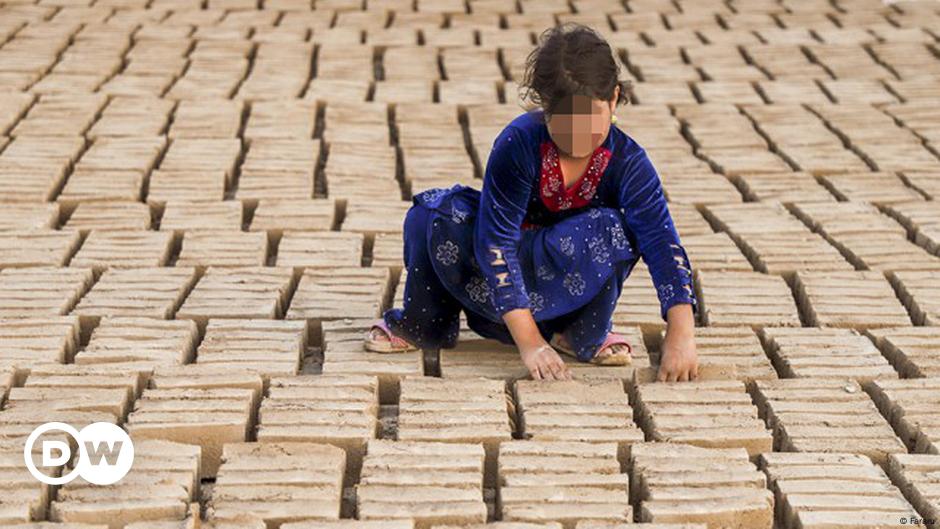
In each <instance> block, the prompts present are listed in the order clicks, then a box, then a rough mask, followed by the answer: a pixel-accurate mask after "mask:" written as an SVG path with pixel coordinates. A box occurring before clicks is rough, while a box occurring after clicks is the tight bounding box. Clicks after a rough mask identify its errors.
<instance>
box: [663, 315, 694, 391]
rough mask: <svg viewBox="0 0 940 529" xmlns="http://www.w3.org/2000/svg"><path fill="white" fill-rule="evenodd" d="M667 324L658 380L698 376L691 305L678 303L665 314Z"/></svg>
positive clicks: (686, 378)
mask: <svg viewBox="0 0 940 529" xmlns="http://www.w3.org/2000/svg"><path fill="white" fill-rule="evenodd" d="M666 318H667V320H668V322H669V323H668V325H667V326H666V337H665V338H664V339H663V345H662V349H661V351H662V355H661V356H660V358H659V373H658V374H657V376H656V379H657V380H658V381H660V382H676V381H681V382H685V381H687V380H695V379H696V378H698V352H697V351H696V350H695V318H694V317H693V314H692V307H691V306H690V305H689V304H687V303H678V304H676V305H673V306H672V307H670V308H669V311H668V312H667V314H666Z"/></svg>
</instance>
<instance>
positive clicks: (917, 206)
mask: <svg viewBox="0 0 940 529" xmlns="http://www.w3.org/2000/svg"><path fill="white" fill-rule="evenodd" d="M931 202H932V201H922V200H920V201H916V202H899V203H895V204H891V205H888V206H885V210H886V211H887V212H888V214H889V215H891V216H893V217H894V218H895V219H897V221H898V222H900V223H901V224H903V225H904V227H905V228H907V230H908V231H909V232H910V233H913V234H914V242H916V243H917V244H918V245H920V246H922V247H924V248H926V249H927V251H928V252H930V253H932V254H935V255H940V238H938V237H937V234H938V231H940V230H938V226H940V212H938V211H937V210H936V208H933V207H931V206H932V204H931Z"/></svg>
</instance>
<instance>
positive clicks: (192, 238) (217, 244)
mask: <svg viewBox="0 0 940 529" xmlns="http://www.w3.org/2000/svg"><path fill="white" fill-rule="evenodd" d="M267 261H268V234H267V232H242V231H217V230H198V231H187V232H186V234H185V235H184V236H183V243H182V248H181V249H180V254H179V257H178V258H177V261H176V264H177V265H178V266H194V267H197V268H205V267H208V266H213V267H250V266H264V265H265V264H267Z"/></svg>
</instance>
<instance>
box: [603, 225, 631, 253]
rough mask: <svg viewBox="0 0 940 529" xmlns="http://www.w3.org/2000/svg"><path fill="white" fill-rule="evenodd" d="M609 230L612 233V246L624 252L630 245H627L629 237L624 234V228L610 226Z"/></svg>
mask: <svg viewBox="0 0 940 529" xmlns="http://www.w3.org/2000/svg"><path fill="white" fill-rule="evenodd" d="M607 230H608V231H610V244H612V245H613V246H614V248H616V249H618V250H623V249H624V248H626V247H627V246H629V243H627V236H626V234H625V233H623V228H622V227H620V226H608V227H607Z"/></svg>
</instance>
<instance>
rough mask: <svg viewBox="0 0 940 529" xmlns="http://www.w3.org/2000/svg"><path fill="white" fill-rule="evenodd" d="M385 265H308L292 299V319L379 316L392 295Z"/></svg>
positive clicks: (290, 314)
mask: <svg viewBox="0 0 940 529" xmlns="http://www.w3.org/2000/svg"><path fill="white" fill-rule="evenodd" d="M389 283H390V276H389V271H388V269H383V268H362V267H347V268H332V269H308V270H306V271H305V272H304V274H303V276H302V277H301V279H300V283H299V284H298V285H297V292H295V293H294V297H293V299H292V300H291V306H290V310H288V312H287V318H288V319H316V320H331V319H337V318H364V317H378V316H380V315H381V313H380V311H381V308H382V306H383V302H384V300H385V299H387V298H388V297H389V296H390V292H389Z"/></svg>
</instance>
